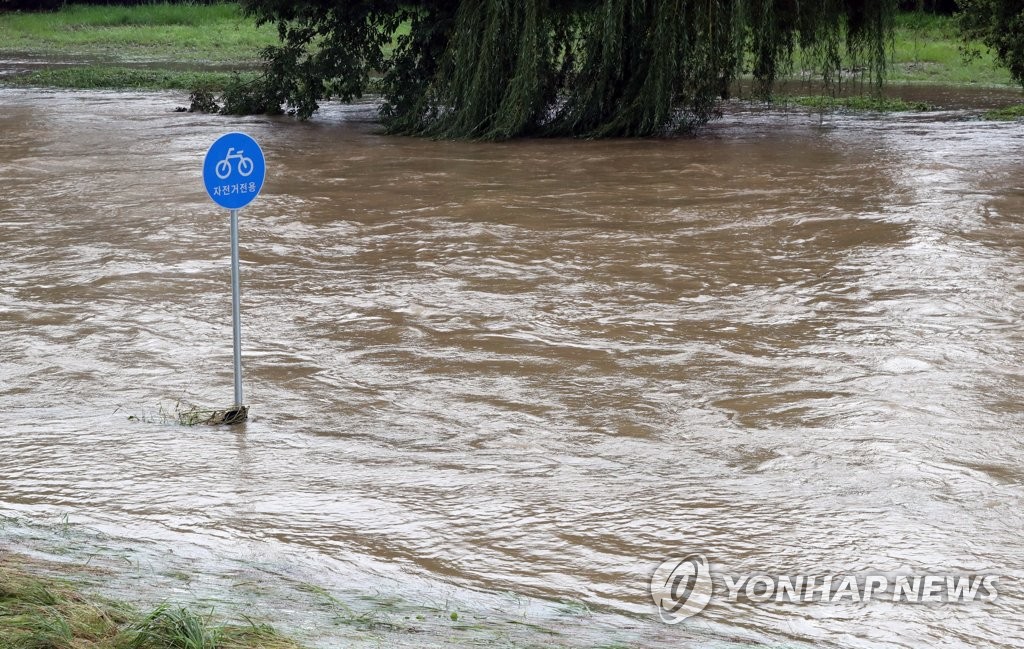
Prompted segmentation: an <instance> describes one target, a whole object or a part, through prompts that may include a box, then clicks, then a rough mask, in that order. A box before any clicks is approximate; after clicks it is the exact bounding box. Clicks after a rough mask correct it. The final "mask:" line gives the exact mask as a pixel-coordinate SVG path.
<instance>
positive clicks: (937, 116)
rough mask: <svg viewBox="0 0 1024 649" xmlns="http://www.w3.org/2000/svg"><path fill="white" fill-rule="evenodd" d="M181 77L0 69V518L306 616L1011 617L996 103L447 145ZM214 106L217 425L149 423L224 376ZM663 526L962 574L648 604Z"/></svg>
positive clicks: (773, 629) (646, 627)
mask: <svg viewBox="0 0 1024 649" xmlns="http://www.w3.org/2000/svg"><path fill="white" fill-rule="evenodd" d="M185 101H186V100H185V98H184V97H181V96H178V95H175V96H167V95H161V96H152V95H135V94H125V93H102V92H80V93H52V92H46V91H27V90H10V89H7V90H2V91H0V107H2V111H0V128H2V132H3V133H4V137H3V139H2V140H0V178H2V183H3V188H4V189H3V192H2V193H0V242H2V244H0V268H2V273H3V278H4V280H3V283H2V285H0V341H2V343H0V423H2V426H0V515H3V516H4V517H5V518H4V521H5V522H4V525H3V527H2V529H0V549H3V550H7V549H9V548H11V547H18V548H23V549H24V548H28V549H30V550H31V549H32V548H35V551H37V552H39V553H42V554H46V555H47V556H51V557H53V556H57V557H58V558H62V559H63V560H65V561H72V562H76V563H78V564H84V563H86V562H89V565H95V564H102V565H108V566H117V565H119V566H120V567H121V570H122V571H124V572H126V573H127V574H128V575H129V576H128V577H120V578H119V577H117V571H114V570H112V571H111V573H112V574H111V575H110V576H109V577H104V579H103V583H104V588H107V589H111V590H113V591H115V594H116V593H117V592H120V593H121V594H122V595H123V594H125V593H129V592H130V593H133V595H132V597H133V598H139V599H140V600H142V601H144V602H148V603H151V604H153V605H155V604H158V603H159V602H160V601H162V600H163V599H165V598H167V596H168V593H170V594H172V595H173V596H174V598H185V599H189V598H199V599H201V600H203V601H206V598H215V599H216V598H219V599H220V600H221V601H227V602H231V601H234V602H236V605H238V604H237V603H238V602H242V603H243V604H242V605H241V606H240V607H241V608H242V609H243V611H250V612H251V611H258V612H259V613H261V614H264V613H265V614H266V616H267V617H268V618H269V619H270V620H271V621H272V622H273V623H274V624H275V625H276V626H279V627H280V628H281V629H282V630H283V631H287V632H289V633H291V632H296V631H297V632H298V633H299V635H300V639H301V640H303V641H306V640H309V644H310V646H335V645H336V644H337V639H338V638H343V639H345V640H346V642H352V643H356V644H358V643H359V642H360V641H361V640H362V641H365V642H367V643H370V644H373V643H380V642H382V640H381V638H384V639H385V642H390V641H388V640H386V639H387V638H393V637H400V638H401V640H399V641H395V642H397V643H398V644H402V643H404V644H406V645H410V644H414V645H416V646H445V645H447V644H450V643H451V641H465V642H466V643H472V642H476V641H479V639H480V638H485V639H486V641H487V642H490V643H494V642H504V643H505V644H513V645H516V646H518V645H522V644H537V645H565V646H597V645H601V644H615V643H621V644H629V643H635V644H639V645H642V646H651V647H659V646H660V647H679V646H726V645H727V644H728V645H729V646H737V645H739V646H744V645H751V646H758V645H764V644H769V645H779V644H785V645H786V646H794V647H803V646H808V647H809V646H844V647H856V646H877V645H878V643H880V642H883V641H884V643H885V644H886V645H887V646H903V647H916V646H921V645H922V644H936V645H937V644H942V645H944V646H977V645H979V644H984V645H986V646H995V647H1014V646H1019V645H1020V644H1021V642H1024V634H1022V632H1021V627H1020V624H1019V620H1020V618H1021V615H1022V613H1024V598H1022V597H1021V591H1020V583H1019V575H1020V574H1021V572H1022V571H1024V563H1022V559H1021V557H1020V552H1019V549H1020V532H1021V530H1022V529H1024V520H1022V517H1024V513H1022V512H1024V473H1022V472H1021V470H1020V468H1019V458H1020V454H1021V439H1020V431H1021V430H1024V411H1022V409H1021V407H1020V404H1021V400H1022V398H1024V374H1022V372H1021V367H1022V366H1024V363H1022V361H1024V352H1022V350H1024V340H1022V332H1021V328H1020V326H1019V323H1020V320H1021V315H1022V309H1024V302H1022V300H1021V288H1022V285H1021V277H1022V274H1021V272H1020V269H1021V265H1022V263H1024V253H1022V251H1024V230H1022V228H1021V225H1022V218H1024V217H1022V214H1024V188H1022V186H1021V180H1020V179H1021V165H1022V162H1024V153H1022V151H1024V125H1022V124H1021V123H1019V122H1008V123H989V122H981V121H962V120H960V119H955V117H956V115H954V114H951V113H931V114H926V115H918V114H900V115H894V116H889V117H887V118H885V119H878V118H870V117H855V116H848V115H823V116H821V115H812V116H808V115H806V114H804V113H779V112H776V113H772V112H768V113H764V112H760V113H748V114H727V115H726V116H725V117H724V119H722V120H720V121H718V122H715V123H713V124H712V125H711V126H710V127H708V128H707V129H706V130H705V131H704V132H702V134H701V136H700V137H697V138H679V139H656V140H643V141H641V140H623V141H604V142H595V141H568V140H554V141H541V142H538V141H520V142H514V143H506V144H477V143H466V142H456V143H453V142H436V141H430V140H424V139H406V138H394V137H384V136H380V135H378V134H376V129H377V127H376V125H375V124H374V123H373V122H372V117H373V111H372V107H371V106H356V107H351V108H344V109H342V108H338V107H336V106H332V107H329V109H328V110H326V111H324V113H323V114H322V115H320V116H319V117H317V118H316V119H314V120H312V121H311V122H308V123H299V122H293V121H290V120H288V119H286V118H282V119H280V120H276V119H269V118H245V119H227V118H223V117H219V116H209V115H201V114H189V113H173V112H171V111H170V106H173V105H175V104H181V103H184V102H185ZM228 130H242V131H245V132H247V133H249V134H250V135H252V136H253V137H255V138H256V139H257V140H258V141H259V142H260V144H261V146H262V148H263V150H264V152H265V154H266V157H267V166H268V176H267V181H266V184H265V186H264V191H263V194H262V195H261V196H260V197H259V199H258V200H257V201H256V202H255V203H254V204H253V205H252V206H251V207H250V208H247V209H245V210H243V211H242V213H241V248H242V253H241V254H242V306H243V359H244V360H243V362H244V367H245V378H246V393H247V395H248V405H250V406H251V412H250V420H249V421H248V422H247V423H245V424H244V425H241V426H236V427H231V428H211V427H206V426H197V427H184V426H181V425H178V424H177V423H175V422H165V421H161V420H160V419H159V417H156V416H154V415H155V414H158V413H159V412H160V409H161V407H171V406H173V404H175V403H177V402H179V401H181V402H189V403H195V404H199V405H201V406H205V407H211V408H216V407H222V406H225V405H227V404H228V403H229V402H230V395H231V383H232V381H231V342H230V341H231V321H230V313H231V309H230V287H229V267H228V218H227V213H226V212H225V211H223V210H220V209H218V208H216V207H215V206H214V205H213V204H212V203H211V202H210V201H209V199H208V197H207V196H206V194H205V192H204V190H203V186H202V183H201V181H200V165H201V161H202V158H203V154H204V153H205V151H206V148H207V147H208V146H209V145H210V143H212V142H213V140H214V139H216V137H217V136H219V135H220V134H222V133H224V132H226V131H228ZM62 514H70V515H71V530H70V531H66V532H54V531H53V530H50V531H46V532H41V531H39V529H38V528H37V527H35V525H36V522H37V521H40V520H49V521H52V520H54V517H58V516H60V515H62ZM76 529H81V530H91V531H88V532H76V531H75V530H76ZM79 534H81V535H83V536H79ZM62 548H63V549H62ZM690 552H702V553H704V554H706V555H707V556H708V557H709V559H710V560H711V562H712V565H713V567H714V568H715V569H716V570H719V571H721V572H723V573H735V574H759V573H768V574H796V573H812V574H813V573H822V572H828V571H831V572H839V571H847V572H858V571H866V570H880V571H894V570H911V571H917V572H926V571H933V572H937V573H949V574H953V573H956V574H961V573H964V574H985V573H994V574H998V575H999V576H1000V577H999V578H1000V581H999V586H1000V588H999V597H998V598H997V599H996V600H995V601H993V602H985V603H973V604H963V605H947V604H936V605H931V604H920V605H910V604H903V605H900V604H892V603H886V602H868V603H860V602H857V603H842V604H825V603H810V604H772V603H767V604H763V603H762V604H759V603H755V602H750V601H744V600H742V599H741V600H740V601H738V602H729V601H724V600H721V599H713V600H712V601H711V603H710V604H709V605H708V607H707V608H706V609H705V610H704V611H703V612H702V613H701V614H700V616H698V617H696V618H694V619H693V620H691V621H688V622H686V623H684V624H680V625H674V626H670V625H665V624H662V623H661V622H660V621H659V620H658V618H657V615H656V613H655V611H654V607H653V605H652V604H651V602H650V597H649V591H648V582H649V579H650V576H651V573H652V571H653V570H654V567H655V566H657V565H658V564H659V563H660V562H662V561H663V560H665V559H666V558H668V557H672V556H677V555H680V554H686V553H690ZM126 559H127V560H126ZM183 573H184V575H185V576H184V577H179V576H180V575H182V574H183ZM190 575H191V576H190ZM119 580H120V581H119ZM147 580H150V581H155V582H156V583H158V584H160V586H159V587H157V588H156V589H155V592H154V591H153V590H147V589H146V587H144V586H141V585H140V584H141V583H142V582H144V581H147ZM224 606H227V607H228V608H230V604H224ZM346 610H347V611H348V613H345V612H344V611H346ZM453 614H454V615H455V617H454V618H453V617H452V615H453ZM361 616H362V617H361ZM360 619H361V620H362V622H358V621H357V620H360ZM354 620H355V621H354ZM368 621H369V622H368ZM282 622H283V624H282ZM374 624H376V626H374ZM495 629H498V630H495ZM311 630H315V632H314V631H311ZM393 633H394V634H399V635H398V636H393V635H390V634H393ZM410 638H412V639H410ZM453 639H454V640H453Z"/></svg>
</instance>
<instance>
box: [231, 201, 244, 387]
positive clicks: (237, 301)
mask: <svg viewBox="0 0 1024 649" xmlns="http://www.w3.org/2000/svg"><path fill="white" fill-rule="evenodd" d="M240 293H241V289H240V282H239V279H238V210H231V320H232V326H233V328H234V330H235V407H241V406H242V403H243V402H242V314H241V310H242V309H241V302H242V300H241V296H240Z"/></svg>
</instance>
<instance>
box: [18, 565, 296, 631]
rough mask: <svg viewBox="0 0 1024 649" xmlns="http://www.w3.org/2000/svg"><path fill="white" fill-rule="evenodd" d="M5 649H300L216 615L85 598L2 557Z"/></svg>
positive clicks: (260, 627) (252, 626) (254, 625)
mask: <svg viewBox="0 0 1024 649" xmlns="http://www.w3.org/2000/svg"><path fill="white" fill-rule="evenodd" d="M0 647H4V649H300V647H299V645H298V644H296V643H295V642H293V641H292V640H289V639H288V638H285V637H283V636H281V635H280V634H278V633H277V632H276V631H274V629H273V628H271V627H269V626H267V625H265V624H258V623H255V622H252V621H250V622H249V624H248V625H221V624H217V623H216V622H215V621H214V620H213V619H212V615H205V616H204V615H200V614H198V613H195V612H193V611H191V610H189V609H186V608H180V607H177V608H176V607H172V606H168V605H164V606H160V607H158V608H157V609H156V610H154V611H153V612H151V613H150V614H148V615H140V614H139V613H137V612H136V611H135V610H134V609H132V608H131V607H130V606H128V605H127V604H123V603H119V602H114V601H111V600H107V599H103V598H99V597H92V596H86V595H84V594H82V593H81V592H79V591H78V590H76V589H75V588H74V587H73V586H72V585H71V584H69V583H67V582H64V581H60V580H57V579H52V578H44V577H38V576H34V575H30V574H28V573H27V572H26V571H24V570H22V569H21V568H19V567H17V566H15V565H14V564H13V561H12V560H11V558H10V557H5V558H0Z"/></svg>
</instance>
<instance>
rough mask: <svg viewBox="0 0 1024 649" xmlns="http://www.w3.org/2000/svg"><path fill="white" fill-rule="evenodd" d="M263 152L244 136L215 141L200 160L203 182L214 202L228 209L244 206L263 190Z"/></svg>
mask: <svg viewBox="0 0 1024 649" xmlns="http://www.w3.org/2000/svg"><path fill="white" fill-rule="evenodd" d="M266 175H267V165H266V162H265V161H264V160H263V150H262V149H260V145H258V144H256V140H254V139H252V138H251V137H249V136H248V135H246V134H245V133H228V134H227V135H222V136H220V137H219V138H217V141H216V142H214V143H213V145H211V146H210V150H209V151H207V152H206V160H205V161H203V183H204V184H205V185H206V193H207V194H209V195H210V198H212V199H213V202H214V203H216V204H217V205H220V206H221V207H226V208H228V209H229V210H237V209H239V208H242V207H245V206H246V205H248V204H249V203H251V202H252V200H253V199H254V198H256V196H257V194H259V193H260V190H261V189H263V178H264V177H265V176H266Z"/></svg>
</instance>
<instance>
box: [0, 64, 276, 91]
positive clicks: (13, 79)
mask: <svg viewBox="0 0 1024 649" xmlns="http://www.w3.org/2000/svg"><path fill="white" fill-rule="evenodd" d="M235 76H236V75H235V74H234V73H230V72H203V71H190V70H166V69H160V68H126V67H116V66H113V67H106V66H100V65H88V66H83V67H73V66H67V67H53V68H44V69H41V70H36V71H33V72H27V73H24V74H19V75H14V76H10V77H5V78H2V79H0V82H3V83H8V84H15V85H20V86H45V87H51V88H78V89H95V88H109V89H117V90H128V89H139V90H192V89H194V88H208V89H210V90H221V89H223V88H224V87H225V86H226V85H227V83H228V82H230V81H231V80H232V79H234V78H235ZM237 76H238V77H240V78H241V79H243V80H245V79H249V78H254V77H255V76H256V73H254V72H243V73H239V74H238V75H237Z"/></svg>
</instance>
